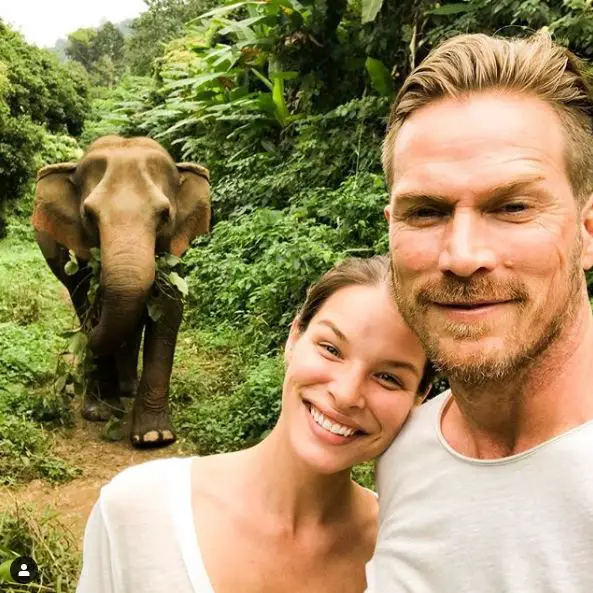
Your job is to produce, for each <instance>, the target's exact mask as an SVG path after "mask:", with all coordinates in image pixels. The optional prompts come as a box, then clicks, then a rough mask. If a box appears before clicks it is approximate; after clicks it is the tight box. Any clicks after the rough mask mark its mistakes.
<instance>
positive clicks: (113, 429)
mask: <svg viewBox="0 0 593 593" xmlns="http://www.w3.org/2000/svg"><path fill="white" fill-rule="evenodd" d="M103 439H104V440H106V441H110V442H115V441H121V439H122V421H121V418H118V417H117V416H111V418H109V420H107V424H105V429H104V430H103Z"/></svg>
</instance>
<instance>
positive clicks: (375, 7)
mask: <svg viewBox="0 0 593 593" xmlns="http://www.w3.org/2000/svg"><path fill="white" fill-rule="evenodd" d="M382 6H383V0H362V23H363V24H365V23H372V22H373V21H374V20H375V19H376V18H377V15H378V14H379V11H380V10H381V7H382Z"/></svg>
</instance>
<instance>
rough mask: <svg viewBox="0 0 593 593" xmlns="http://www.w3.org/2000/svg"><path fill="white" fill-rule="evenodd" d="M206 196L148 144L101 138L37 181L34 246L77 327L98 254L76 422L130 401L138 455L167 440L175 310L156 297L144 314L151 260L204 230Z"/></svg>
mask: <svg viewBox="0 0 593 593" xmlns="http://www.w3.org/2000/svg"><path fill="white" fill-rule="evenodd" d="M209 191H210V185H209V175H208V171H207V169H205V168H204V167H201V166H200V165H195V164H193V163H177V164H176V163H175V162H174V161H173V160H172V159H171V156H170V155H169V153H168V152H167V151H166V150H165V149H164V148H162V147H161V146H160V144H158V143H157V142H155V141H154V140H151V139H149V138H128V139H125V138H120V137H118V136H104V137H103V138H99V139H98V140H96V141H95V142H93V143H92V144H91V145H90V146H89V148H88V149H87V151H86V152H85V154H84V155H83V156H82V158H81V159H80V161H79V162H76V163H60V164H56V165H50V166H48V167H44V168H43V169H41V170H40V171H39V173H38V175H37V188H36V194H35V207H34V211H33V218H32V224H33V227H34V229H35V236H36V239H37V243H38V245H39V248H40V249H41V252H42V253H43V256H44V257H45V259H46V261H47V263H48V265H49V267H50V269H51V270H52V272H53V273H54V275H55V276H56V277H57V278H58V279H59V280H60V281H61V282H62V284H64V285H65V286H66V288H67V289H68V291H69V293H70V297H71V299H72V303H73V304H74V308H75V309H76V313H77V315H78V317H79V319H80V321H81V324H82V323H83V321H84V320H85V319H86V317H87V315H88V313H89V305H88V301H87V292H88V290H89V286H90V278H91V275H92V274H91V270H90V267H89V265H88V261H89V257H90V250H91V249H92V248H93V247H97V248H99V249H100V253H101V277H100V287H99V293H98V294H99V297H98V298H99V299H100V315H99V318H98V320H96V324H94V325H93V327H92V328H91V329H90V331H89V333H88V339H89V346H90V349H91V351H92V357H93V359H92V362H93V365H92V368H93V370H91V371H90V372H89V374H88V377H87V395H86V397H85V401H84V404H83V412H82V415H83V417H85V418H86V419H88V420H93V421H100V420H107V419H108V418H109V417H110V416H111V415H113V414H114V415H116V416H121V415H123V405H122V402H121V397H122V396H127V397H130V396H135V402H134V410H133V421H132V433H131V440H132V444H133V445H134V446H136V447H158V446H163V445H167V444H169V443H172V442H173V441H174V440H175V433H174V431H173V428H172V426H171V422H170V419H169V413H168V401H167V400H168V393H169V381H170V377H171V370H172V367H173V357H174V354H175V344H176V341H177V333H178V330H179V325H180V324H181V318H182V315H183V303H182V302H181V300H180V299H179V298H178V297H176V296H171V295H169V296H167V295H160V299H161V301H162V303H163V312H164V313H163V314H162V315H161V317H160V318H159V320H158V321H153V320H152V319H151V318H150V317H149V316H148V314H147V309H146V303H147V300H148V298H149V296H150V295H151V294H152V293H153V292H154V291H155V290H156V288H155V254H156V253H162V252H168V253H172V254H173V255H176V256H181V255H182V254H183V253H184V252H185V250H186V249H187V248H188V246H189V244H190V242H191V241H192V239H193V238H194V237H195V236H197V235H200V234H205V233H207V232H208V231H209V228H210V197H209ZM69 250H72V251H73V252H74V253H75V254H76V256H77V259H78V261H79V263H80V265H79V270H78V271H77V272H76V273H75V274H74V275H70V276H69V275H67V274H66V273H65V271H64V266H65V264H66V263H67V262H68V260H69V254H68V251H69ZM143 332H144V346H143V370H142V375H141V377H140V380H139V381H138V377H137V365H138V355H139V349H140V343H141V338H142V333H143Z"/></svg>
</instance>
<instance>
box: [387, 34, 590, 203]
mask: <svg viewBox="0 0 593 593" xmlns="http://www.w3.org/2000/svg"><path fill="white" fill-rule="evenodd" d="M486 90H501V91H511V92H518V93H528V94H531V95H534V96H536V97H538V98H540V99H542V100H544V101H546V102H547V103H549V104H550V105H552V106H553V107H554V108H555V110H556V112H557V113H558V115H559V117H560V120H561V123H562V125H563V127H564V130H565V132H566V136H567V154H566V165H567V174H568V177H569V180H570V182H571V184H572V188H573V191H574V194H575V196H576V198H577V202H578V203H579V204H580V205H582V204H583V203H584V201H585V200H586V199H587V197H588V196H589V195H590V194H591V193H592V192H593V76H592V74H591V70H590V69H588V68H587V66H586V65H585V63H584V62H582V61H581V60H579V59H578V58H577V57H576V56H575V55H574V54H573V53H572V52H570V51H569V50H568V49H566V48H564V47H562V46H560V45H558V44H556V43H554V42H553V41H552V39H551V37H550V35H549V34H548V33H547V32H546V31H544V30H542V31H539V32H537V33H535V34H534V35H532V36H531V37H529V38H525V39H519V38H515V39H505V38H497V37H491V36H488V35H483V34H471V35H458V36H456V37H452V38H451V39H448V40H447V41H445V42H444V43H442V44H441V45H440V46H438V47H436V48H435V49H434V50H432V51H431V52H430V54H429V55H428V56H427V57H426V59H425V60H424V61H423V62H422V63H421V64H420V65H419V66H418V67H416V68H415V69H414V70H413V72H412V73H411V74H410V75H409V76H408V78H407V79H406V81H405V82H404V84H403V86H402V88H401V90H400V92H399V94H398V96H397V99H396V101H395V103H394V105H393V107H392V109H391V114H390V117H389V125H388V132H387V136H386V138H385V141H384V143H383V159H382V160H383V170H384V172H385V176H386V179H387V184H388V187H389V189H390V191H391V188H392V186H393V183H394V180H395V179H394V178H395V168H396V166H395V163H394V162H393V161H394V155H393V152H394V145H395V140H396V136H397V134H398V131H399V129H400V128H401V126H402V125H403V123H404V122H405V121H406V119H407V118H408V117H410V115H412V114H413V113H414V112H415V111H417V110H418V109H420V108H422V107H424V106H425V105H428V104H429V103H432V102H434V101H437V100H439V99H444V98H457V97H464V96H467V95H469V94H471V93H475V92H480V91H486Z"/></svg>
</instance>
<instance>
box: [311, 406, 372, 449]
mask: <svg viewBox="0 0 593 593" xmlns="http://www.w3.org/2000/svg"><path fill="white" fill-rule="evenodd" d="M303 403H304V408H305V413H306V414H307V417H308V422H309V425H310V427H311V430H312V431H313V433H314V434H315V435H316V436H317V438H319V439H321V440H322V441H324V442H326V443H328V444H330V445H347V444H348V443H351V442H352V441H354V440H356V439H357V438H359V437H361V436H363V434H364V433H362V432H360V431H356V432H355V433H354V434H352V435H350V436H349V437H345V436H342V435H341V434H335V433H333V432H330V431H329V430H326V429H325V428H323V427H321V426H319V424H317V422H315V419H314V418H313V416H312V415H311V410H310V409H309V405H308V403H307V402H305V401H303Z"/></svg>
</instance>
